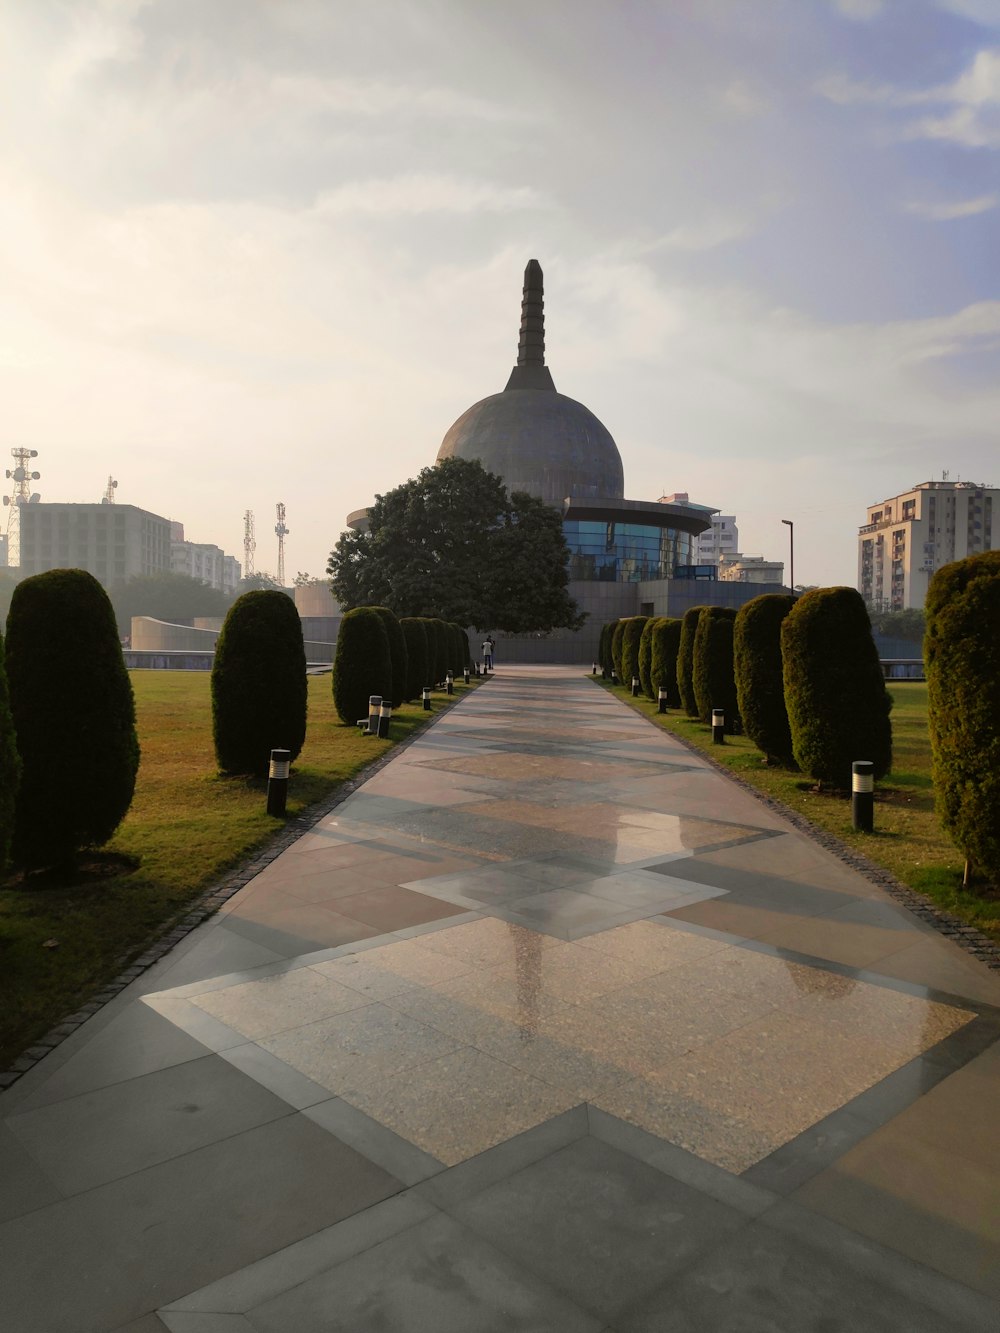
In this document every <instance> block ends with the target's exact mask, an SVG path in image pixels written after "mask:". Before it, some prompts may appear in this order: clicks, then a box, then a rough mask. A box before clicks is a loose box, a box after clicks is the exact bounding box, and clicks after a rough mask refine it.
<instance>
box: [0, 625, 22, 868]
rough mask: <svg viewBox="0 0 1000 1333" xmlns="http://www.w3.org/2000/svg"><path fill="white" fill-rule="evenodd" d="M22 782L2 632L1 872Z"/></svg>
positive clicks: (0, 688) (0, 712)
mask: <svg viewBox="0 0 1000 1333" xmlns="http://www.w3.org/2000/svg"><path fill="white" fill-rule="evenodd" d="M20 784H21V756H20V755H19V754H18V752H17V739H16V737H15V735H14V719H13V718H12V717H11V713H10V692H9V690H8V688H7V670H6V667H5V665H4V651H3V635H2V634H0V873H2V872H3V868H4V866H5V865H6V864H7V858H8V856H9V855H10V845H11V842H12V841H13V838H14V810H15V807H16V803H17V790H18V787H19V786H20Z"/></svg>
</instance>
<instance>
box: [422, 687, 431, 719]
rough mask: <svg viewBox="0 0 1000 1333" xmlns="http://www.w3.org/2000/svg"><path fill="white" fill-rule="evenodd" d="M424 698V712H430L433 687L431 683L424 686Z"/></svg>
mask: <svg viewBox="0 0 1000 1333" xmlns="http://www.w3.org/2000/svg"><path fill="white" fill-rule="evenodd" d="M423 700H424V712H425V713H429V712H430V711H431V687H430V686H429V685H425V686H424V691H423Z"/></svg>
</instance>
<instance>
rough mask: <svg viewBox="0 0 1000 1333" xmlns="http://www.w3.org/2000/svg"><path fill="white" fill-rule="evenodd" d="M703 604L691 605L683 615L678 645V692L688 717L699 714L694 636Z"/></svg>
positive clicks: (681, 705)
mask: <svg viewBox="0 0 1000 1333" xmlns="http://www.w3.org/2000/svg"><path fill="white" fill-rule="evenodd" d="M704 610H705V608H704V607H703V606H690V607H688V609H687V610H686V611H685V612H684V615H683V616H682V617H681V637H680V643H679V644H678V645H677V692H678V694H679V696H680V707H681V708H683V709H684V711H685V713H687V715H688V717H697V716H698V702H697V700H696V699H695V697H694V636H695V634H697V632H698V621H699V620H700V619H701V613H702V611H704Z"/></svg>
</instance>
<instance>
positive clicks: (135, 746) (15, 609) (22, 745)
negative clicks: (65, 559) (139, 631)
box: [6, 569, 139, 869]
mask: <svg viewBox="0 0 1000 1333" xmlns="http://www.w3.org/2000/svg"><path fill="white" fill-rule="evenodd" d="M6 657H7V682H8V686H9V689H10V709H11V716H12V718H13V723H14V732H15V735H16V737H17V748H18V753H19V754H20V757H21V764H22V773H21V786H20V791H19V793H18V799H17V807H16V813H15V820H14V846H13V859H14V861H15V863H16V864H18V865H23V866H26V867H28V868H29V869H34V868H37V867H40V866H49V865H57V864H60V863H61V862H65V861H69V860H71V859H72V857H73V855H74V854H75V853H76V852H77V851H78V850H79V849H80V848H82V847H95V846H100V845H101V844H102V843H105V842H107V840H108V839H109V838H110V837H111V835H112V834H113V833H114V831H115V829H116V828H117V827H118V825H119V824H120V823H121V821H122V819H123V818H124V816H125V814H126V812H127V811H128V808H129V805H130V804H131V802H132V796H133V793H134V791H135V778H136V773H137V772H138V769H139V742H138V738H137V736H136V730H135V703H134V700H133V697H132V683H131V681H130V680H129V676H128V672H127V671H126V669H125V663H124V661H123V660H122V649H121V643H120V641H119V639H118V626H117V624H116V623H115V615H114V611H113V610H112V608H111V602H110V601H109V599H108V595H107V593H106V592H105V591H104V589H103V588H102V587H101V585H100V584H99V583H98V582H97V580H96V579H95V578H94V577H93V575H92V574H87V573H85V572H84V570H82V569H53V570H50V571H49V572H48V573H45V574H36V575H34V576H33V577H32V578H27V579H24V580H23V581H22V582H21V583H19V584H18V585H17V587H16V588H15V589H14V595H13V597H12V599H11V605H10V614H9V615H8V617H7V644H6Z"/></svg>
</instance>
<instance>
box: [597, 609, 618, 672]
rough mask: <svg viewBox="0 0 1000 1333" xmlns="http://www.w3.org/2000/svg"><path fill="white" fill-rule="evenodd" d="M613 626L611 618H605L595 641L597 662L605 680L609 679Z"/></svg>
mask: <svg viewBox="0 0 1000 1333" xmlns="http://www.w3.org/2000/svg"><path fill="white" fill-rule="evenodd" d="M614 627H615V622H614V621H613V620H606V621H605V622H604V624H603V625H602V626H601V637H600V638H599V639H598V641H597V664H598V666H599V667H600V668H601V675H602V676H603V678H604V679H605V680H610V679H611V670H612V667H611V635H612V634H613V633H614Z"/></svg>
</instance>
